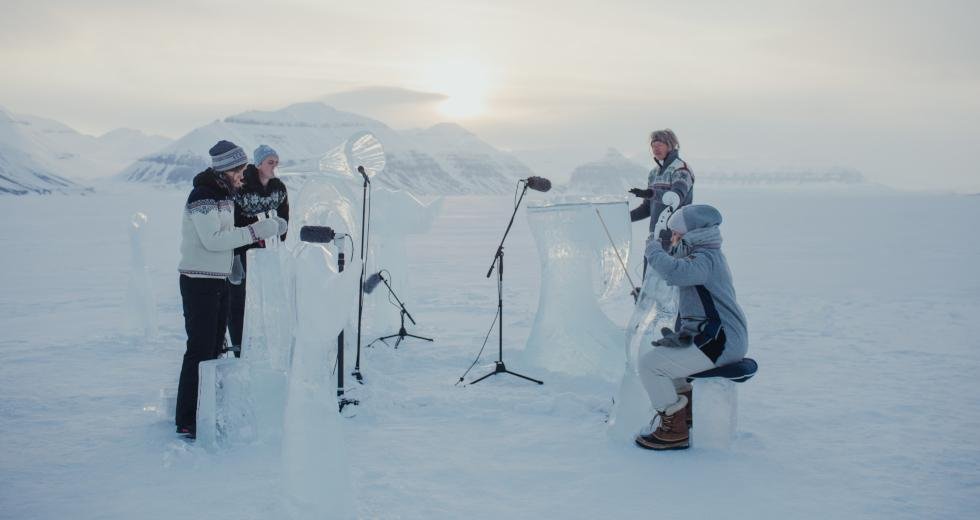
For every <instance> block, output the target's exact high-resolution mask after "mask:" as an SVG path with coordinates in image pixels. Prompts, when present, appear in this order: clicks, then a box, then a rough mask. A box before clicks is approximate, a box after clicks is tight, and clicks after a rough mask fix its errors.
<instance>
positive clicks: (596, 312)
mask: <svg viewBox="0 0 980 520" xmlns="http://www.w3.org/2000/svg"><path fill="white" fill-rule="evenodd" d="M597 211H598V212H599V213H600V214H601V215H602V220H603V221H604V222H605V223H606V226H607V227H608V228H609V234H610V235H612V242H610V238H609V236H608V235H607V234H606V231H605V230H604V229H603V226H602V222H601V221H600V219H599V216H598V215H597ZM527 222H528V225H529V226H530V227H531V232H532V234H533V235H534V239H535V242H536V243H537V247H538V256H539V258H540V260H541V291H540V296H539V298H538V310H537V313H536V314H535V317H534V325H533V326H532V328H531V334H530V337H529V338H528V341H527V348H526V349H525V352H524V356H525V359H526V360H527V361H529V362H531V363H534V364H537V365H539V366H542V367H544V368H547V369H548V370H552V371H555V372H564V373H568V374H575V375H584V374H599V375H602V376H603V377H606V378H608V379H615V378H616V377H618V375H619V374H620V373H621V372H622V370H623V347H622V345H623V342H624V341H625V338H624V334H623V329H622V327H619V326H617V325H616V324H614V323H613V322H612V321H611V320H610V319H609V318H608V317H607V316H606V314H605V313H604V312H603V311H602V309H601V308H600V306H599V298H600V297H602V296H604V295H608V294H610V293H612V292H614V291H615V290H616V289H617V288H619V287H621V286H622V284H621V281H622V279H623V278H624V277H625V273H623V268H622V265H621V264H620V263H619V259H617V255H616V254H617V250H618V253H619V256H620V257H621V258H622V260H623V262H626V261H628V255H629V247H630V233H631V229H630V220H629V210H628V206H627V204H626V202H625V201H620V202H595V203H593V202H572V203H559V204H545V205H538V206H528V208H527ZM622 291H623V294H628V289H622Z"/></svg>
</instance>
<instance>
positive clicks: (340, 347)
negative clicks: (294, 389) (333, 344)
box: [337, 249, 361, 412]
mask: <svg viewBox="0 0 980 520" xmlns="http://www.w3.org/2000/svg"><path fill="white" fill-rule="evenodd" d="M337 270H338V272H341V273H342V272H344V250H343V249H340V250H339V252H338V254H337ZM337 403H338V404H339V405H340V411H341V412H343V411H344V407H345V406H347V405H349V404H352V405H358V404H361V403H360V401H358V400H357V399H347V398H346V397H344V330H343V329H341V330H340V334H339V335H337Z"/></svg>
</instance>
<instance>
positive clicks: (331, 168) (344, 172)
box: [289, 132, 442, 344]
mask: <svg viewBox="0 0 980 520" xmlns="http://www.w3.org/2000/svg"><path fill="white" fill-rule="evenodd" d="M319 166H320V171H319V172H311V173H299V174H296V175H294V176H293V177H296V178H302V179H303V182H305V184H303V188H302V190H301V192H300V196H299V200H298V202H297V203H296V204H295V205H294V207H296V208H298V210H299V212H300V214H301V215H305V214H307V213H308V212H310V211H314V212H322V211H325V210H324V209H323V208H324V207H325V205H326V206H331V207H333V206H335V205H336V206H337V207H334V209H332V210H330V211H336V210H338V209H339V207H341V206H342V207H343V208H344V209H343V212H344V214H345V217H344V218H343V219H340V220H337V218H336V217H324V218H320V219H319V220H318V222H319V224H317V225H326V226H330V227H332V228H334V230H335V231H337V232H338V233H346V234H349V235H350V238H349V239H345V241H344V242H343V243H337V244H336V246H337V247H344V248H345V251H346V253H347V255H346V262H347V266H348V268H351V269H355V270H357V271H358V274H360V269H361V267H360V248H361V229H360V228H361V224H362V220H363V217H367V219H366V220H367V222H368V225H369V226H370V228H369V231H370V232H369V234H368V237H367V240H365V247H366V252H367V261H366V267H365V269H366V272H365V276H370V275H371V274H372V273H376V272H378V271H379V270H381V269H386V270H387V271H388V272H389V274H390V276H389V280H390V282H391V285H392V288H393V289H394V290H395V291H396V292H397V293H398V295H399V296H400V297H401V298H402V300H404V301H405V303H406V305H407V306H408V307H410V308H411V307H412V304H413V303H414V301H415V298H414V297H413V294H412V292H411V286H410V284H408V279H409V269H408V265H407V263H406V261H405V259H406V251H405V244H406V242H407V240H408V239H409V238H410V235H414V234H423V233H427V232H428V231H429V229H430V228H431V226H432V222H433V221H434V220H435V218H436V217H437V216H438V214H439V211H440V210H441V208H442V199H441V198H440V199H437V200H435V201H433V202H430V203H429V204H424V203H422V202H421V201H419V200H418V199H417V198H415V197H414V196H412V195H411V194H410V193H408V192H406V191H402V190H390V189H387V188H380V187H376V186H373V187H371V188H370V190H369V197H368V204H367V207H366V208H365V207H363V204H362V203H363V199H364V197H363V185H364V180H363V177H362V176H361V174H360V173H359V172H358V167H359V166H360V167H362V168H363V169H364V172H365V174H366V175H367V176H368V178H373V177H375V176H376V175H378V174H379V173H381V172H382V171H383V169H384V167H385V157H384V148H383V147H382V145H381V143H380V142H379V141H378V140H377V138H376V137H375V136H374V135H373V134H370V133H369V132H359V133H356V134H354V135H352V136H351V137H349V138H348V139H347V140H346V141H345V142H344V143H343V144H341V145H340V146H337V147H336V148H334V149H332V150H331V151H329V152H328V153H326V154H325V155H324V156H323V157H322V158H321V160H320V164H319ZM293 182H295V183H298V182H297V181H293ZM317 207H319V208H321V209H320V210H316V209H315V208H317ZM372 217H373V218H372ZM306 223H312V222H306ZM301 225H303V224H301ZM291 237H292V235H291ZM289 240H290V241H293V240H296V239H295V238H290V239H289ZM333 250H334V252H336V249H333ZM364 307H365V311H364V332H363V336H362V337H363V340H362V344H367V343H368V342H369V341H370V340H371V339H373V337H375V336H377V335H380V334H385V333H388V332H394V330H396V329H397V327H398V324H399V309H398V307H396V306H394V305H392V304H390V303H389V300H388V293H387V290H386V289H385V288H384V287H383V286H382V287H380V288H379V289H378V290H376V291H374V292H373V293H372V294H369V295H365V299H364Z"/></svg>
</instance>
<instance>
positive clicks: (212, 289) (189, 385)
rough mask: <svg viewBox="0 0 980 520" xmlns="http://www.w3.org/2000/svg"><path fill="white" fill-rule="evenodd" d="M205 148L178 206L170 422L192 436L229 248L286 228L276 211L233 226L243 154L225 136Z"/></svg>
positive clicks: (218, 327) (219, 328) (214, 342)
mask: <svg viewBox="0 0 980 520" xmlns="http://www.w3.org/2000/svg"><path fill="white" fill-rule="evenodd" d="M209 154H210V155H211V167H210V168H208V169H207V170H204V171H203V172H201V173H199V174H197V176H195V177H194V188H193V189H192V190H191V193H190V195H189V196H188V197H187V203H186V204H185V206H184V216H183V221H182V224H181V242H180V265H179V266H178V268H177V270H178V271H179V272H180V297H181V300H182V301H183V311H184V328H185V329H186V331H187V350H186V352H185V353H184V361H183V364H182V365H181V368H180V381H179V383H178V385H177V409H176V411H175V414H174V422H176V424H177V433H180V434H183V435H186V436H188V437H192V438H193V437H195V436H196V435H197V384H198V380H197V379H198V372H197V370H198V364H200V362H201V361H207V360H209V359H215V358H217V357H218V356H219V355H221V352H222V347H223V346H224V337H225V328H226V327H227V321H228V304H229V290H228V276H229V275H231V271H232V260H233V251H234V249H235V248H236V247H241V246H244V245H247V244H252V243H254V242H257V241H259V240H262V239H265V238H269V237H273V236H276V235H277V234H281V233H285V232H286V221H285V220H283V219H281V218H278V217H275V218H271V219H266V220H263V221H261V222H255V223H253V224H249V225H246V226H235V217H234V202H233V200H232V197H233V195H234V194H235V193H236V192H237V191H238V189H239V188H240V187H241V186H242V172H243V171H244V170H245V165H246V163H247V162H248V156H247V155H245V150H243V149H242V148H241V147H240V146H237V145H236V144H235V143H232V142H230V141H218V143H217V144H215V145H214V146H213V147H211V150H210V151H209Z"/></svg>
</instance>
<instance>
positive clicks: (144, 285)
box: [126, 213, 157, 339]
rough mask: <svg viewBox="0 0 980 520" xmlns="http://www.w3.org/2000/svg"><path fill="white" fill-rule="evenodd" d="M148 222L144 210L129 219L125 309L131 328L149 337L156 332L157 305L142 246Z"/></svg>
mask: <svg viewBox="0 0 980 520" xmlns="http://www.w3.org/2000/svg"><path fill="white" fill-rule="evenodd" d="M146 222H147V218H146V215H144V214H143V213H136V214H134V215H133V217H132V219H131V220H130V226H129V249H130V270H129V284H128V288H127V295H126V308H127V309H128V311H129V324H130V327H131V328H132V329H133V330H135V331H137V332H138V333H140V334H142V335H143V337H144V338H146V339H150V338H153V337H154V336H156V333H157V305H156V298H155V297H154V295H153V284H152V283H151V282H150V272H149V267H148V266H147V265H146V254H145V253H144V249H143V235H144V229H145V227H146Z"/></svg>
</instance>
